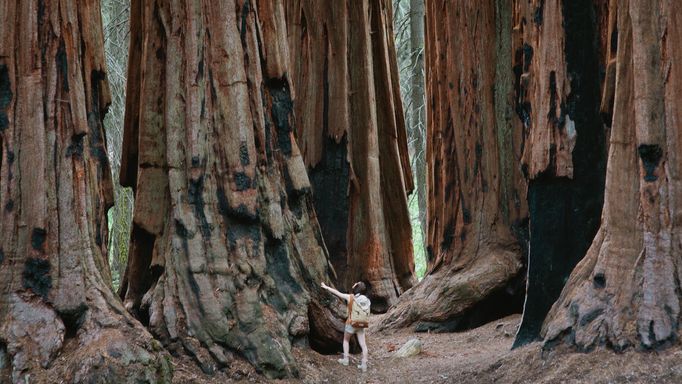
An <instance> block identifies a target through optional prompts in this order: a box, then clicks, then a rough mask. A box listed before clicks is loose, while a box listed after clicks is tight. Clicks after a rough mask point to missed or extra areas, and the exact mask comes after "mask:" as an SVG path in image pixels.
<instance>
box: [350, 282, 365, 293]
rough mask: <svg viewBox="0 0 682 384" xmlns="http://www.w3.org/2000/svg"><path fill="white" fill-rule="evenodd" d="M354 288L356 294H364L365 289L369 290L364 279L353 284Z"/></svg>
mask: <svg viewBox="0 0 682 384" xmlns="http://www.w3.org/2000/svg"><path fill="white" fill-rule="evenodd" d="M352 289H353V293H354V294H356V295H364V294H365V291H367V286H366V285H365V283H363V282H362V281H358V282H357V283H355V284H353V288H352Z"/></svg>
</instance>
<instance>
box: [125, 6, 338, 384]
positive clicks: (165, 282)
mask: <svg viewBox="0 0 682 384" xmlns="http://www.w3.org/2000/svg"><path fill="white" fill-rule="evenodd" d="M180 31H182V32H180ZM131 36H132V41H131V45H130V47H131V48H130V49H131V55H130V60H129V77H128V89H127V95H128V100H127V108H126V121H125V133H124V155H123V159H122V167H121V183H122V184H124V185H129V186H132V187H133V188H134V189H135V203H136V206H135V213H134V218H133V233H132V244H131V247H130V252H131V253H130V257H129V262H128V268H127V271H126V276H125V278H124V280H123V283H122V286H121V292H120V294H121V296H122V297H123V298H124V303H125V305H126V308H127V309H129V310H130V311H131V312H133V313H135V314H136V315H137V317H138V318H140V319H141V320H142V321H143V322H145V323H148V325H149V328H150V329H151V331H152V332H153V334H154V335H155V336H156V337H158V338H159V339H160V340H161V341H162V342H163V343H164V345H165V346H166V347H167V348H168V349H169V350H171V351H175V352H177V353H188V354H190V355H191V356H193V357H194V358H195V359H196V361H197V362H198V363H199V364H200V366H201V367H202V369H203V370H204V371H205V372H212V371H213V370H214V369H216V367H220V366H224V365H227V364H229V363H230V361H231V360H232V354H233V353H238V354H240V355H242V356H243V357H245V358H246V359H248V360H249V361H250V362H251V363H252V364H254V366H255V367H256V369H257V370H258V371H260V372H263V373H264V374H266V375H267V376H270V377H283V376H295V375H296V372H297V368H296V364H295V362H294V359H293V356H292V351H291V348H292V344H295V343H306V342H309V343H311V344H312V345H313V346H315V347H317V348H321V349H329V348H331V346H332V345H334V346H338V345H340V340H341V336H342V330H343V323H342V322H341V321H340V320H339V319H338V318H340V317H341V316H339V315H340V313H337V316H336V317H335V316H333V315H332V312H331V311H330V310H329V309H328V307H329V306H330V303H331V299H330V298H329V296H328V295H326V294H324V293H322V292H320V289H319V284H320V282H322V281H325V280H329V279H331V278H332V277H333V271H332V268H331V264H330V263H329V261H328V258H327V253H326V250H325V248H324V242H323V240H322V237H321V233H320V229H319V226H318V224H317V220H316V218H315V213H314V210H313V206H312V199H311V196H310V190H311V188H310V182H309V180H308V176H307V174H306V168H305V164H304V162H303V159H302V157H301V154H300V152H299V149H298V146H297V144H296V141H295V140H294V127H295V126H294V118H293V114H292V113H293V110H294V104H293V102H292V90H291V87H290V81H289V78H288V73H290V70H289V64H288V63H289V53H288V46H287V40H286V25H285V18H284V6H283V3H282V1H259V2H257V3H255V2H251V1H248V0H235V1H231V2H230V5H229V6H227V5H226V4H224V2H219V1H195V0H185V1H176V2H171V1H166V0H157V1H143V0H137V1H133V2H132V11H131ZM320 295H324V296H320ZM320 297H323V298H324V299H321V298H320ZM333 309H341V308H336V307H334V308H333ZM309 314H310V316H309ZM330 343H334V344H330ZM336 343H338V344H336Z"/></svg>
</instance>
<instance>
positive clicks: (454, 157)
mask: <svg viewBox="0 0 682 384" xmlns="http://www.w3.org/2000/svg"><path fill="white" fill-rule="evenodd" d="M510 24H511V2H510V1H506V0H498V1H493V0H490V1H484V2H476V3H473V2H469V1H464V0H462V1H443V0H436V1H427V3H426V26H427V34H426V77H427V95H428V101H427V102H428V108H427V111H428V112H427V113H428V115H427V117H428V119H427V169H428V170H429V175H428V182H427V187H428V194H429V195H428V196H429V206H428V213H429V216H428V243H429V246H428V252H429V271H428V274H427V276H426V277H425V278H424V280H422V281H421V282H420V283H419V284H418V285H416V286H415V287H414V288H412V289H411V290H409V291H408V292H406V293H405V294H404V295H403V296H401V298H400V302H399V303H398V305H397V306H396V307H395V308H394V309H393V310H392V311H391V312H390V313H389V315H388V316H387V317H386V318H385V320H384V322H383V324H382V327H384V328H387V327H397V326H406V325H409V324H412V323H415V322H416V323H417V324H416V329H417V330H429V329H433V330H455V329H459V328H462V327H466V326H470V325H473V324H475V323H477V322H481V321H485V320H488V319H489V318H490V317H495V316H496V315H499V314H500V313H501V312H504V311H511V310H519V309H520V307H521V303H520V301H519V300H516V302H514V300H512V299H510V297H509V294H508V293H506V292H505V288H509V287H510V286H509V285H510V284H511V283H513V282H514V278H515V277H516V276H517V275H518V273H519V271H520V270H521V268H522V251H521V247H520V246H519V239H517V238H516V237H515V236H514V232H515V231H518V230H520V229H521V228H522V227H523V223H522V222H523V217H524V216H525V204H524V200H525V196H524V190H525V185H524V183H523V179H522V177H521V173H520V169H518V167H515V164H517V161H518V158H519V156H520V149H521V147H520V139H521V136H520V135H515V134H514V133H513V131H512V126H513V124H514V122H513V111H512V109H511V107H510V105H511V104H510V100H511V95H512V91H513V82H512V80H513V79H512V76H511V56H510V53H511V35H510V33H511V25H510ZM462 52H465V53H466V54H462ZM491 89H495V91H494V92H490V90H491ZM519 288H521V287H519ZM521 292H522V290H521V289H519V290H517V292H516V293H517V294H516V295H515V296H516V297H517V298H520V297H522V295H519V294H518V293H521ZM477 304H478V306H477ZM474 308H475V310H473V309H474Z"/></svg>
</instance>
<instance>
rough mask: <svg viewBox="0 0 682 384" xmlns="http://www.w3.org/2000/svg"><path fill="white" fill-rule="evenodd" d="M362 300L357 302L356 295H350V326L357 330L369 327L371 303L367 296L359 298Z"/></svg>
mask: <svg viewBox="0 0 682 384" xmlns="http://www.w3.org/2000/svg"><path fill="white" fill-rule="evenodd" d="M359 298H360V299H361V300H360V302H358V301H357V300H355V295H350V299H349V300H348V324H350V325H352V326H353V327H355V328H367V327H368V326H369V308H370V301H369V299H368V298H367V297H365V296H360V297H359Z"/></svg>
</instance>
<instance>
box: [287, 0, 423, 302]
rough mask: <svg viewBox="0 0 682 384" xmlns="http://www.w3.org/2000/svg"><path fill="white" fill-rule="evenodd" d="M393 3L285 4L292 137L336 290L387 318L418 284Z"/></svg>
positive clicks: (294, 0) (301, 0) (308, 0)
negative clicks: (366, 296) (353, 292)
mask: <svg viewBox="0 0 682 384" xmlns="http://www.w3.org/2000/svg"><path fill="white" fill-rule="evenodd" d="M391 20H392V10H391V2H390V1H388V0H377V1H367V0H363V1H359V2H351V1H348V0H345V1H329V2H323V3H320V2H319V1H315V0H291V1H287V21H288V28H289V46H290V57H291V62H292V71H291V73H292V75H293V80H294V89H295V90H296V97H295V98H294V110H295V116H296V133H297V137H298V139H299V143H300V146H301V152H302V154H303V158H304V160H305V163H306V166H307V168H308V169H309V174H310V180H311V183H312V188H313V192H314V200H315V209H316V212H317V215H318V217H319V221H320V226H321V227H322V233H323V234H324V239H325V241H326V244H327V248H328V249H329V253H330V255H331V260H332V263H333V265H334V269H335V271H336V273H337V274H338V282H339V284H340V285H341V286H343V287H345V288H346V289H349V288H350V287H351V286H352V284H353V283H354V282H356V281H360V280H362V281H366V282H368V283H369V287H370V298H371V299H372V309H373V311H375V312H385V311H386V309H387V308H388V307H389V306H390V305H392V304H394V303H395V301H396V299H397V297H398V295H400V294H401V293H402V292H403V291H404V290H406V289H408V288H410V287H411V286H412V285H413V283H414V281H415V280H414V261H413V254H412V232H411V226H410V220H409V213H408V210H407V192H410V191H411V190H412V188H413V182H412V174H411V171H410V166H409V158H408V152H407V139H406V131H405V122H404V117H403V111H402V103H401V99H400V86H399V83H398V67H397V63H396V57H395V47H394V45H393V30H392V28H393V27H392V21H391Z"/></svg>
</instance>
